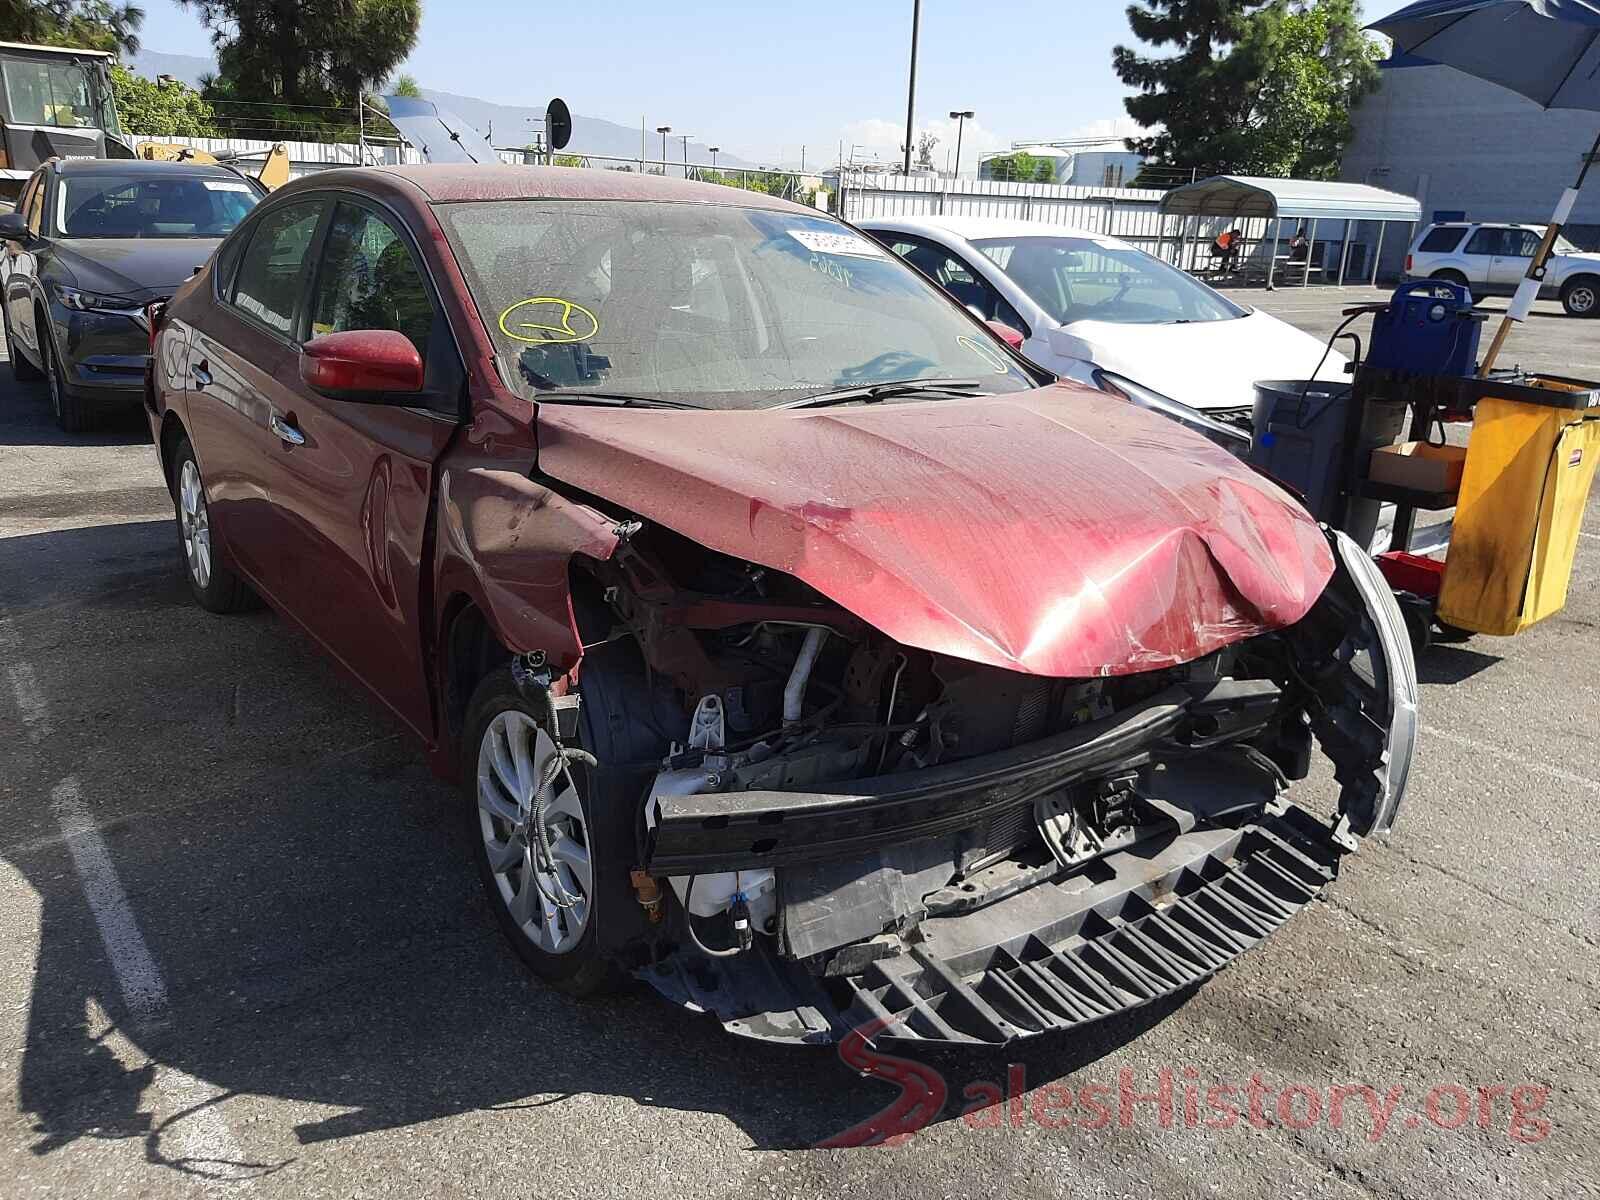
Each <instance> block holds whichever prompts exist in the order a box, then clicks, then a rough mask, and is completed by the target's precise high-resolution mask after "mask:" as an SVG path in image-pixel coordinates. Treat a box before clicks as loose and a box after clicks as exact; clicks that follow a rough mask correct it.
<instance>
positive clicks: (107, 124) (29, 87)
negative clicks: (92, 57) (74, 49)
mask: <svg viewBox="0 0 1600 1200" xmlns="http://www.w3.org/2000/svg"><path fill="white" fill-rule="evenodd" d="M91 70H97V68H96V67H95V66H92V65H90V64H87V63H78V62H72V61H71V60H62V61H56V62H50V61H46V60H41V59H34V58H10V57H5V58H0V71H3V72H4V75H5V85H6V105H7V109H8V113H7V119H8V120H9V121H10V122H11V123H12V124H15V125H46V126H52V127H54V128H59V129H104V130H106V131H107V132H109V133H116V132H118V130H117V126H116V119H115V117H114V116H113V115H112V113H111V111H110V108H109V106H108V105H107V104H106V96H105V90H106V89H105V88H104V86H103V85H102V83H101V81H100V79H99V78H98V76H97V77H96V78H93V79H91V78H90V75H89V72H90V71H91Z"/></svg>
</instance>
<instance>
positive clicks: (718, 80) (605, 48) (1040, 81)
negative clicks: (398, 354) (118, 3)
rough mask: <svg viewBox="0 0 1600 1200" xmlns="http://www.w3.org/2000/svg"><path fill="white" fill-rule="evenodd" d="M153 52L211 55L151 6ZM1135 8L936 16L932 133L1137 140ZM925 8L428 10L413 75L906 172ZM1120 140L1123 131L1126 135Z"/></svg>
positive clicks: (1018, 1) (435, 84)
mask: <svg viewBox="0 0 1600 1200" xmlns="http://www.w3.org/2000/svg"><path fill="white" fill-rule="evenodd" d="M141 2H142V3H143V6H144V8H145V10H146V14H147V15H146V17H145V24H144V32H143V40H144V44H145V47H146V48H147V49H150V50H160V51H165V52H167V53H171V54H200V55H205V54H209V53H210V52H211V47H210V41H209V39H208V37H207V34H206V32H205V30H204V29H202V28H201V26H200V23H199V21H198V19H197V18H196V17H195V15H194V14H193V13H192V12H186V11H185V10H183V9H181V8H179V7H178V6H177V5H176V4H175V3H174V2H173V0H141ZM1125 9H1126V3H1125V0H986V2H983V3H978V2H973V0H966V2H962V0H923V5H922V38H921V52H920V55H919V58H918V66H917V125H918V128H919V129H924V128H925V129H929V130H931V131H932V132H933V133H935V134H938V135H939V136H940V139H941V140H940V144H939V147H938V150H937V151H936V154H935V158H936V161H937V162H938V163H939V165H940V166H943V165H945V164H944V155H945V153H946V152H947V150H948V148H949V147H950V146H952V145H953V144H954V140H955V139H954V132H953V126H954V122H952V121H950V120H949V119H948V118H946V116H945V114H946V113H947V112H949V111H950V110H951V109H972V110H974V111H976V112H977V114H978V116H977V119H976V120H975V121H969V122H967V127H966V134H965V136H964V138H963V152H962V158H963V166H964V167H965V168H966V169H967V170H970V169H971V167H970V166H969V165H968V164H969V163H971V162H972V161H973V160H971V159H969V158H968V155H969V154H970V153H971V151H972V149H973V148H974V147H975V146H976V148H978V149H991V148H995V147H1001V146H1005V145H1007V144H1009V143H1010V142H1011V141H1012V140H1015V139H1024V138H1028V139H1044V138H1051V139H1054V138H1063V137H1077V136H1083V135H1085V134H1099V133H1110V132H1115V133H1118V134H1122V133H1125V132H1130V131H1131V130H1132V126H1131V125H1130V124H1129V122H1128V121H1127V118H1126V116H1125V115H1124V112H1123V108H1122V96H1123V95H1124V89H1123V87H1122V84H1121V82H1120V81H1119V80H1118V79H1117V77H1116V76H1115V75H1114V74H1113V73H1112V70H1111V47H1112V46H1113V45H1115V44H1116V43H1117V42H1119V41H1127V40H1128V39H1129V36H1130V35H1129V33H1128V27H1127V18H1126V16H1125ZM910 37H911V0H856V2H854V3H847V2H845V0H807V2H806V3H790V4H784V3H771V2H768V3H754V4H752V3H750V2H749V0H743V2H741V3H733V2H731V0H688V2H687V3H680V4H660V3H645V2H643V0H612V3H609V4H599V3H594V2H593V0H585V2H583V3H577V4H570V5H568V4H550V3H542V4H532V3H528V0H423V5H422V29H421V31H420V33H419V35H418V38H417V47H416V50H415V51H414V52H413V53H412V55H411V58H410V60H409V61H408V62H407V63H406V65H405V67H404V68H403V69H404V70H407V71H409V72H411V73H412V74H413V75H415V76H416V77H417V80H418V82H419V83H421V84H422V86H423V87H427V88H435V89H438V90H440V91H446V92H455V93H457V94H459V95H467V96H477V97H480V98H482V99H484V100H493V101H498V102H501V103H506V104H528V105H543V103H544V102H545V101H546V100H548V99H549V98H550V97H551V96H561V97H563V98H564V99H566V101H567V102H568V103H569V104H570V105H571V106H572V109H573V111H574V112H579V113H582V114H584V115H585V116H591V117H603V118H605V119H607V120H611V121H616V122H617V123H619V124H622V125H630V126H631V125H637V124H638V122H639V118H640V117H641V116H643V117H645V118H646V120H647V121H648V123H649V124H650V126H651V127H652V128H653V127H655V126H656V125H671V126H673V128H674V129H679V130H682V131H683V132H685V133H688V134H692V135H693V136H694V137H695V139H696V140H697V141H706V142H711V143H714V144H720V145H721V146H722V147H724V148H725V149H727V150H728V151H730V152H731V153H734V154H737V155H739V156H740V157H742V158H745V159H749V160H751V161H758V162H770V161H788V160H794V159H797V158H799V155H800V147H801V145H805V146H806V147H807V160H808V163H812V164H817V163H822V162H832V161H833V158H834V156H835V155H836V154H837V153H838V145H839V142H840V141H841V140H842V141H844V142H845V143H846V152H847V153H848V147H849V143H852V142H854V143H857V144H858V145H859V146H861V147H863V149H861V150H858V152H857V153H858V154H862V155H870V154H871V153H872V152H873V151H876V152H877V153H878V154H879V155H880V156H882V157H883V158H885V159H892V158H895V157H897V154H898V152H897V149H896V147H897V146H898V145H899V143H900V140H901V137H902V131H903V130H904V126H905V111H906V109H905V105H906V68H907V60H908V57H909V47H910ZM1113 123H1115V125H1113Z"/></svg>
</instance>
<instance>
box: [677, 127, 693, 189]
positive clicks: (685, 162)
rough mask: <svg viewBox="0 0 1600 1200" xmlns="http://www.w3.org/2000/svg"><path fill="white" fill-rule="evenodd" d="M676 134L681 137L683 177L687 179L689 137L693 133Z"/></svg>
mask: <svg viewBox="0 0 1600 1200" xmlns="http://www.w3.org/2000/svg"><path fill="white" fill-rule="evenodd" d="M678 136H679V137H681V138H682V139H683V177H684V178H685V179H687V178H689V139H690V138H691V137H693V136H694V135H693V134H692V133H680V134H679V135H678Z"/></svg>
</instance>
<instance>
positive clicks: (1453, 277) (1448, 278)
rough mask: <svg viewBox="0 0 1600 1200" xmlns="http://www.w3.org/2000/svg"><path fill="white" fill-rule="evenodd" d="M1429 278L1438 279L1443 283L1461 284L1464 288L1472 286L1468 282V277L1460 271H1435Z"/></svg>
mask: <svg viewBox="0 0 1600 1200" xmlns="http://www.w3.org/2000/svg"><path fill="white" fill-rule="evenodd" d="M1428 278H1429V279H1437V280H1439V281H1440V282H1441V283H1459V284H1460V285H1461V286H1462V287H1464V288H1471V286H1472V285H1471V284H1470V283H1468V282H1467V277H1466V276H1465V275H1463V274H1462V273H1461V272H1460V271H1450V270H1445V271H1435V272H1434V273H1433V274H1432V275H1429V276H1428Z"/></svg>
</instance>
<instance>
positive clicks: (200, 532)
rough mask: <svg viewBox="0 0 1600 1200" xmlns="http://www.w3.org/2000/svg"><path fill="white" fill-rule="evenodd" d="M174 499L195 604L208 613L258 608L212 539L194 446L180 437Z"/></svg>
mask: <svg viewBox="0 0 1600 1200" xmlns="http://www.w3.org/2000/svg"><path fill="white" fill-rule="evenodd" d="M172 500H173V507H174V510H175V512H176V515H177V519H178V554H179V556H180V557H181V558H182V560H183V577H184V578H185V579H187V580H188V581H189V591H190V592H191V593H193V595H194V599H195V603H196V604H198V605H199V606H200V607H201V608H203V609H205V610H206V611H207V612H213V613H235V612H243V611H245V610H247V609H250V608H254V607H255V605H256V597H255V593H254V592H252V591H251V590H250V589H249V587H247V586H246V585H245V582H244V581H243V580H242V579H240V578H239V577H238V576H237V575H236V574H234V573H233V571H232V569H230V568H229V566H228V565H227V563H225V562H224V561H223V560H222V556H221V554H220V553H219V552H218V550H217V548H216V546H215V545H213V543H212V540H211V514H210V511H209V510H208V509H207V507H206V492H205V483H204V480H203V479H202V477H201V475H200V464H199V462H198V461H197V460H196V459H195V456H194V447H193V446H191V445H190V444H189V439H188V438H186V437H185V438H180V439H179V441H178V445H177V449H176V452H175V453H174V454H173V456H172Z"/></svg>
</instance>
